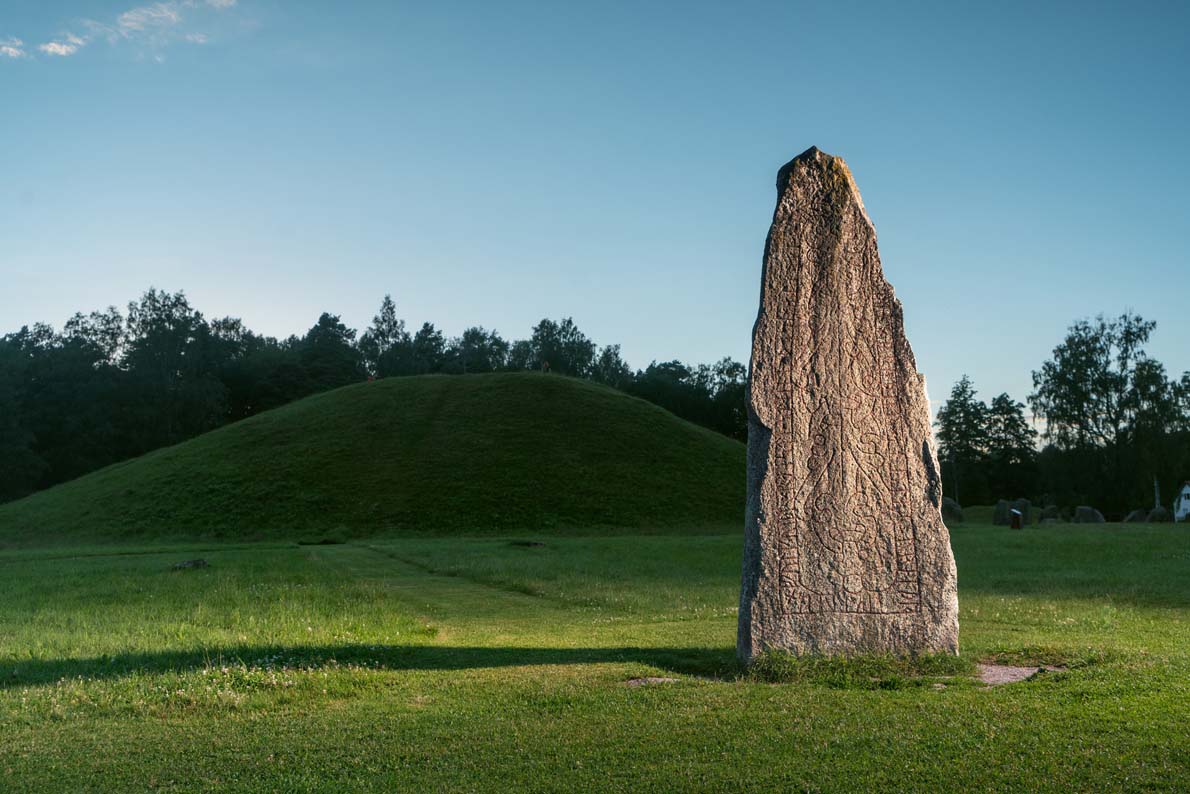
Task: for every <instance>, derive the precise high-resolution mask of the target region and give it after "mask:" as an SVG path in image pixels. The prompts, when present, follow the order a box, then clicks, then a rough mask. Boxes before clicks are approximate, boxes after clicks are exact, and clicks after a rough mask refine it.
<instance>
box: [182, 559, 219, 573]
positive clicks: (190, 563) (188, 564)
mask: <svg viewBox="0 0 1190 794" xmlns="http://www.w3.org/2000/svg"><path fill="white" fill-rule="evenodd" d="M209 565H210V563H209V562H207V561H206V560H203V559H198V560H183V561H182V562H176V563H174V566H173V569H174V570H175V571H185V570H189V569H191V568H206V567H208V566H209Z"/></svg>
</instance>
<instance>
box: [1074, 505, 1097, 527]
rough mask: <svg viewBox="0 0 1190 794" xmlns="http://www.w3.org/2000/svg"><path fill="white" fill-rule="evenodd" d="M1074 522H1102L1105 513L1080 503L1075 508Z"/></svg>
mask: <svg viewBox="0 0 1190 794" xmlns="http://www.w3.org/2000/svg"><path fill="white" fill-rule="evenodd" d="M1074 523H1076V524H1102V523H1103V513H1100V512H1099V511H1098V510H1096V509H1095V508H1093V507H1088V506H1087V505H1079V506H1078V507H1076V508H1074Z"/></svg>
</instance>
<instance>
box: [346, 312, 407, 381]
mask: <svg viewBox="0 0 1190 794" xmlns="http://www.w3.org/2000/svg"><path fill="white" fill-rule="evenodd" d="M411 341H412V340H411V338H410V336H409V332H408V331H406V330H405V321H404V320H402V319H400V318H399V317H397V307H396V304H394V303H393V299H392V296H391V295H385V296H384V300H383V301H382V302H381V304H380V311H379V312H378V313H377V314H376V316H375V317H373V318H372V325H371V326H369V327H368V329H367V330H366V331H364V333H363V334H362V335H361V336H360V339H359V349H360V353H361V354H362V355H363V360H364V367H365V368H366V369H367V371H368V374H370V375H374V376H376V377H378V378H384V377H388V376H390V375H399V374H404V373H402V372H400V370H401V369H402V368H403V367H402V365H406V366H407V364H408V362H407V361H406V359H407V358H408V353H409V350H408V348H409V346H410V343H411ZM390 351H391V352H390ZM402 354H404V355H402Z"/></svg>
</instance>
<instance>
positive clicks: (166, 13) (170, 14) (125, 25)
mask: <svg viewBox="0 0 1190 794" xmlns="http://www.w3.org/2000/svg"><path fill="white" fill-rule="evenodd" d="M181 21H182V10H181V8H180V7H179V5H178V3H176V2H174V3H154V4H153V5H148V6H140V7H139V8H133V9H130V10H128V11H125V12H124V13H123V14H120V16H119V17H117V18H116V29H117V30H119V31H120V32H121V33H123V34H124V35H125V36H128V35H131V34H133V33H138V32H140V31H145V30H150V29H153V28H169V27H173V26H174V25H176V24H178V23H179V22H181Z"/></svg>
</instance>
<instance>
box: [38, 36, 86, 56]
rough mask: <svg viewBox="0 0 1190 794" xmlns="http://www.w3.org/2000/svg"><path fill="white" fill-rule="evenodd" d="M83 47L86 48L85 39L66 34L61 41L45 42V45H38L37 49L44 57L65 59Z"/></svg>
mask: <svg viewBox="0 0 1190 794" xmlns="http://www.w3.org/2000/svg"><path fill="white" fill-rule="evenodd" d="M85 46H87V40H86V39H84V38H81V37H79V36H76V35H74V34H73V33H67V34H66V35H65V36H63V37H62V38H61V39H57V40H55V41H47V42H46V43H45V44H38V45H37V49H39V50H41V51H42V52H44V53H45V54H46V55H57V56H60V57H66V56H67V55H74V54H75V53H76V52H78V51H79V48H80V47H85Z"/></svg>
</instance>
